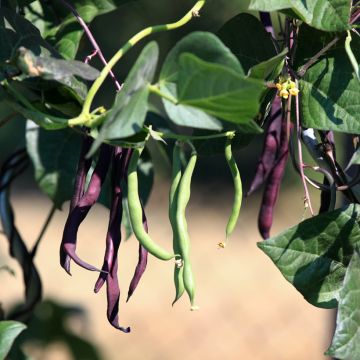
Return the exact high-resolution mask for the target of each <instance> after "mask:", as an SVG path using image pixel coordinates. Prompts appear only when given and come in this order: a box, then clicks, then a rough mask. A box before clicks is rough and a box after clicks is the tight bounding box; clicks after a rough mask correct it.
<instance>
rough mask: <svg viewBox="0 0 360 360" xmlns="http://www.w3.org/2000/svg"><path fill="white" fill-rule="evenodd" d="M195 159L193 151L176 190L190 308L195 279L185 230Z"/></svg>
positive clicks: (179, 230)
mask: <svg viewBox="0 0 360 360" xmlns="http://www.w3.org/2000/svg"><path fill="white" fill-rule="evenodd" d="M196 161H197V154H196V152H195V151H194V152H193V153H192V154H191V157H190V160H189V162H188V164H187V166H186V169H185V171H184V174H183V176H182V177H181V181H180V185H179V192H178V203H177V210H176V224H177V230H178V234H179V248H180V255H181V257H182V260H183V267H184V270H183V277H184V287H185V290H186V292H187V294H188V296H189V298H190V302H191V310H196V309H197V306H195V280H194V275H193V272H192V268H191V262H190V236H189V233H188V230H187V222H186V207H187V204H188V202H189V200H190V194H191V178H192V175H193V172H194V169H195V165H196Z"/></svg>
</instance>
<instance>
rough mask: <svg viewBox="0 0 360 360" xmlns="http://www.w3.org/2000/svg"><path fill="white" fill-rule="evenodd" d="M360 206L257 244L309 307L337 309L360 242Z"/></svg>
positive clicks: (321, 217) (301, 224)
mask: <svg viewBox="0 0 360 360" xmlns="http://www.w3.org/2000/svg"><path fill="white" fill-rule="evenodd" d="M359 220H360V205H357V204H351V205H348V206H345V207H343V208H341V209H337V210H335V211H332V212H328V213H324V214H321V215H318V216H315V217H313V218H311V219H307V220H305V221H303V222H301V223H300V224H298V225H296V226H293V227H292V228H290V229H288V230H285V231H284V232H282V233H281V234H279V235H277V236H274V237H272V238H270V239H269V240H266V241H263V242H261V243H258V246H259V248H260V249H261V250H263V251H264V252H265V254H266V255H268V256H269V257H270V258H271V260H272V261H273V262H274V264H275V265H276V266H277V267H278V269H279V270H280V271H281V273H282V274H283V276H284V277H285V278H286V279H287V280H288V281H289V282H290V283H291V284H293V285H294V286H295V287H296V289H297V290H298V291H300V292H301V294H302V295H303V296H304V297H305V299H306V300H307V301H309V302H310V303H311V304H313V305H315V306H318V307H323V308H332V307H336V305H337V301H338V299H339V291H340V289H341V287H342V282H343V279H344V276H345V272H346V268H347V266H348V264H349V262H350V259H351V257H352V255H353V253H354V249H355V248H356V247H357V246H358V245H359V241H360V227H359Z"/></svg>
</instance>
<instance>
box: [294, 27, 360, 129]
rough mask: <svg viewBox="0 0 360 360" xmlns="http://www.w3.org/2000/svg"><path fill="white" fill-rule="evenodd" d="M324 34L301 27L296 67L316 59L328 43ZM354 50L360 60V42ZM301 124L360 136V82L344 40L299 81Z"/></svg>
mask: <svg viewBox="0 0 360 360" xmlns="http://www.w3.org/2000/svg"><path fill="white" fill-rule="evenodd" d="M328 39H329V36H327V37H325V36H324V35H323V34H322V33H321V32H319V31H316V30H313V29H311V28H309V27H307V26H302V27H301V31H300V35H299V49H298V52H297V58H298V59H297V65H298V68H299V69H301V67H302V66H303V64H304V63H305V62H306V61H307V60H308V59H309V58H311V57H312V56H314V55H315V54H316V53H317V52H318V51H319V50H321V49H322V48H323V46H324V42H325V44H326V41H327V42H328V41H329V40H328ZM351 45H352V49H353V51H354V53H355V56H356V57H357V58H360V39H358V37H354V39H353V42H352V44H351ZM300 90H301V103H300V104H301V105H300V106H301V113H302V122H303V125H304V126H306V127H311V128H315V129H321V130H334V131H340V132H346V133H355V134H360V122H359V119H358V114H359V112H360V83H359V81H358V80H357V78H356V76H355V74H354V72H353V68H352V66H351V64H350V61H349V59H348V57H347V55H346V53H345V50H344V43H343V40H339V41H338V43H337V46H336V47H334V48H332V49H331V50H330V51H328V52H327V53H326V56H323V57H321V58H320V59H319V61H317V62H316V63H315V64H314V65H313V66H311V67H310V68H309V69H308V70H307V72H306V74H305V76H304V77H303V79H302V80H301V81H300Z"/></svg>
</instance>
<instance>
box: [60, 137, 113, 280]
mask: <svg viewBox="0 0 360 360" xmlns="http://www.w3.org/2000/svg"><path fill="white" fill-rule="evenodd" d="M112 149H113V148H112V147H111V146H109V145H105V144H103V145H101V148H100V155H99V159H98V162H97V164H96V167H95V169H94V172H93V174H92V176H91V179H90V183H89V186H88V189H87V190H86V192H85V194H84V195H83V196H82V198H81V199H80V200H79V202H78V204H77V205H76V206H75V207H74V209H73V210H72V211H71V212H70V214H69V216H68V218H67V221H66V224H65V228H64V233H63V238H62V242H61V248H63V250H64V252H65V253H66V254H67V255H69V256H70V258H71V259H72V260H74V261H75V263H77V264H78V265H79V266H81V267H83V268H85V269H87V270H90V271H101V270H99V269H97V268H96V267H94V266H92V265H90V264H88V263H86V262H84V261H83V260H81V259H80V258H79V257H78V256H77V255H76V242H77V232H78V229H79V226H80V224H81V223H82V221H83V220H84V219H85V217H86V215H87V214H88V212H89V211H90V209H91V207H92V206H93V205H94V204H95V203H96V201H97V199H98V197H99V195H100V191H101V187H102V185H103V183H104V181H105V178H106V174H107V171H108V168H109V164H110V160H111V155H112ZM61 260H63V259H61ZM61 266H62V267H63V268H64V269H65V270H66V272H67V273H69V274H70V263H65V262H62V261H61ZM70 275H71V274H70Z"/></svg>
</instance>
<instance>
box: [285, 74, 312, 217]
mask: <svg viewBox="0 0 360 360" xmlns="http://www.w3.org/2000/svg"><path fill="white" fill-rule="evenodd" d="M295 82H296V86H297V87H298V81H297V80H296V81H295ZM290 98H291V97H290ZM295 109H296V136H297V146H298V156H299V165H300V176H301V181H302V183H303V187H304V192H305V202H306V204H307V205H308V206H309V210H310V213H311V215H312V216H314V210H313V208H312V205H311V199H310V194H309V189H308V187H307V183H306V180H305V175H304V162H303V154H302V144H301V125H300V110H299V95H298V96H296V98H295Z"/></svg>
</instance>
